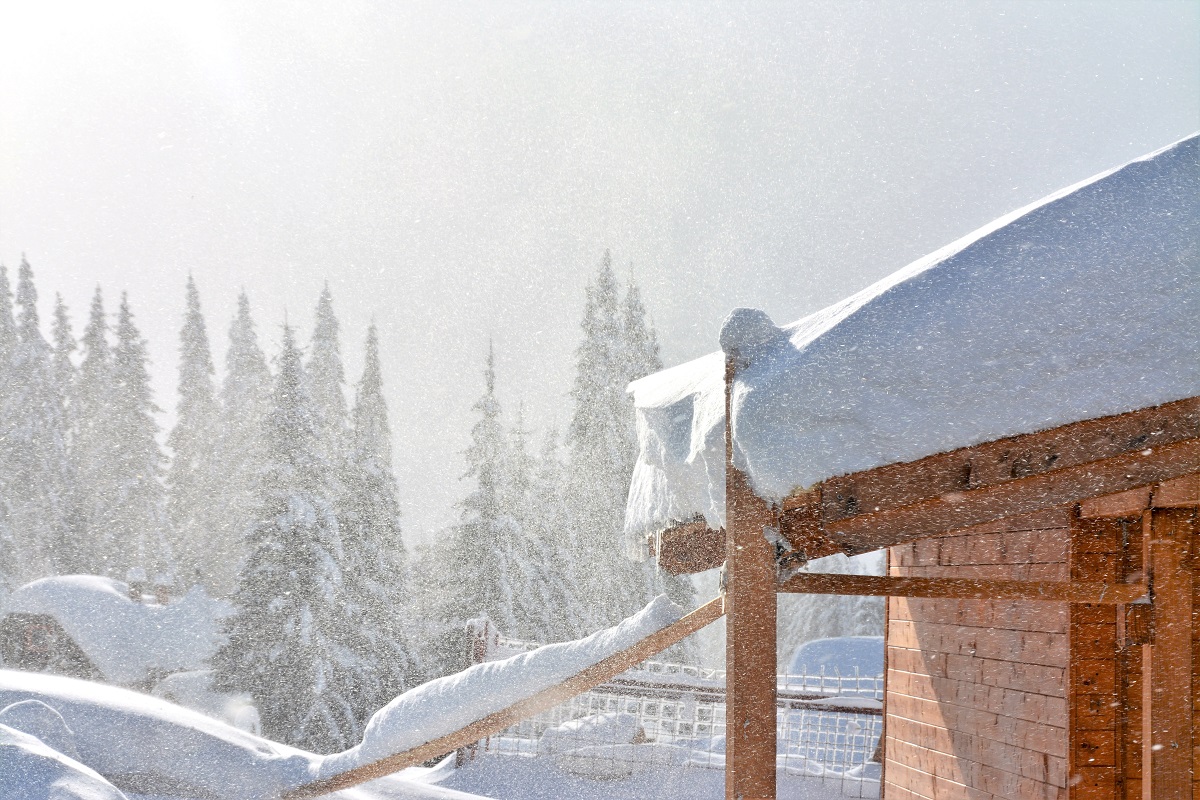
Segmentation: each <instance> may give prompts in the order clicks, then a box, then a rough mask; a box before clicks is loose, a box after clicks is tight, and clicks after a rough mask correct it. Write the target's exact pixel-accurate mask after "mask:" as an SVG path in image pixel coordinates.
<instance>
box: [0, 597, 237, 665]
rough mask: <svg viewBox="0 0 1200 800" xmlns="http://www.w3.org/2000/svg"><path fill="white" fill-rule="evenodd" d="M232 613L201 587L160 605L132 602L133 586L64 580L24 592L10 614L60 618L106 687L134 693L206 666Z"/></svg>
mask: <svg viewBox="0 0 1200 800" xmlns="http://www.w3.org/2000/svg"><path fill="white" fill-rule="evenodd" d="M232 610H233V609H232V607H231V606H230V605H229V604H228V603H226V602H224V601H221V600H215V599H213V598H210V597H209V596H208V595H207V594H206V593H205V592H204V590H203V589H202V588H201V587H199V586H194V587H192V589H191V591H189V592H188V593H187V594H185V595H183V596H182V597H178V598H175V599H173V600H172V601H171V602H169V603H167V604H166V605H159V604H157V603H141V602H137V601H135V600H131V599H130V598H129V586H128V585H127V584H125V583H123V582H121V581H117V580H113V579H112V578H104V577H100V576H97V575H64V576H60V577H54V578H42V579H41V580H36V581H33V582H32V583H27V584H25V585H24V586H22V587H20V588H19V589H17V590H16V591H15V592H13V593H12V596H11V597H9V600H8V605H7V608H6V609H5V613H9V614H46V615H49V616H51V617H53V618H54V619H55V620H57V621H58V624H59V625H60V626H62V629H63V631H65V632H66V633H67V635H68V636H70V637H71V638H72V639H73V640H74V641H75V643H76V644H78V645H79V647H80V648H81V649H82V650H83V652H84V654H85V655H86V656H87V657H88V658H89V659H90V660H91V661H92V663H93V665H94V666H95V667H96V669H98V670H100V672H101V673H102V674H103V675H104V677H105V679H106V680H108V681H111V682H113V683H117V684H120V685H123V686H132V685H135V684H138V683H141V682H142V681H145V680H146V679H147V678H149V677H151V676H153V675H156V674H165V673H171V672H178V671H180V670H194V669H200V668H202V667H204V666H206V663H207V661H208V659H209V657H210V656H211V655H212V654H213V653H214V652H216V649H217V647H218V646H219V645H220V644H221V642H222V641H223V634H222V632H221V621H222V619H223V618H224V617H226V616H228V615H229V614H230V613H232Z"/></svg>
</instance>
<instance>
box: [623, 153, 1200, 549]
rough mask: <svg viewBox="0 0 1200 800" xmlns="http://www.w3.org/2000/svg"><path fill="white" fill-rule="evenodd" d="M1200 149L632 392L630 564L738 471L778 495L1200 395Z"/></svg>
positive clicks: (721, 505) (1060, 198)
mask: <svg viewBox="0 0 1200 800" xmlns="http://www.w3.org/2000/svg"><path fill="white" fill-rule="evenodd" d="M1198 145H1200V135H1193V136H1191V137H1189V138H1187V139H1184V140H1182V141H1180V142H1177V143H1176V144H1173V145H1171V146H1169V147H1166V148H1164V149H1162V150H1159V151H1157V152H1155V153H1151V154H1150V155H1147V156H1145V157H1143V158H1140V159H1138V160H1136V161H1132V162H1130V163H1129V164H1126V165H1124V166H1122V167H1119V168H1117V169H1115V170H1112V171H1110V172H1106V173H1103V174H1101V175H1098V176H1096V177H1094V178H1092V179H1090V180H1087V181H1084V182H1083V183H1080V184H1077V185H1075V186H1071V187H1069V188H1067V189H1064V190H1062V191H1059V192H1057V193H1055V194H1053V195H1050V196H1049V197H1047V198H1045V199H1043V200H1041V201H1039V202H1037V203H1034V204H1033V205H1030V206H1028V207H1026V208H1023V209H1020V210H1018V211H1015V212H1013V213H1011V214H1009V215H1007V216H1005V217H1002V218H1000V219H998V220H996V221H995V222H993V223H991V224H990V225H987V226H985V227H983V228H981V229H979V230H977V231H975V232H974V233H972V234H970V235H968V236H966V237H964V238H962V239H960V240H958V241H956V242H954V243H952V244H950V245H948V246H947V247H945V248H943V249H941V250H938V251H937V252H934V253H932V254H930V255H928V256H926V257H925V258H923V259H921V260H919V261H916V262H914V263H913V264H910V265H909V266H907V267H905V268H903V269H901V270H899V271H898V272H895V273H894V274H892V275H890V276H888V277H887V278H884V279H883V280H881V281H879V282H878V283H876V284H874V285H872V286H869V287H867V288H866V289H864V290H862V291H861V292H858V293H857V294H855V295H853V296H851V297H849V298H847V299H845V300H843V301H842V302H840V303H837V304H835V305H832V306H830V307H828V308H826V309H823V310H821V311H818V312H816V313H815V314H812V315H810V316H808V317H805V318H804V319H801V320H799V321H798V322H795V323H793V324H791V325H788V326H786V327H783V328H777V327H775V326H774V324H773V323H772V322H771V321H770V319H769V318H767V316H766V315H765V314H764V313H763V312H761V311H757V310H753V309H738V310H736V311H734V312H733V313H732V314H730V316H729V317H728V318H727V320H726V323H725V326H724V329H723V330H722V332H721V346H722V348H723V351H722V352H717V353H712V354H710V355H707V356H704V357H703V358H700V359H697V360H695V361H692V362H689V363H687V364H683V365H680V366H678V367H674V368H672V369H667V370H664V371H662V372H659V373H656V374H654V375H650V376H647V377H645V378H643V379H641V380H638V381H635V382H634V383H633V384H631V385H630V391H631V392H632V394H633V397H634V403H635V406H636V407H637V427H638V439H639V448H640V452H639V457H638V461H637V465H636V467H635V470H634V474H633V480H632V483H631V486H630V490H629V497H628V505H627V508H626V519H625V526H626V527H625V530H626V550H627V552H628V554H629V555H630V556H631V557H634V558H644V557H645V556H646V547H645V540H646V536H647V535H649V534H654V533H656V532H658V531H660V530H662V529H664V528H666V527H669V526H670V525H671V524H673V523H676V522H680V521H687V520H690V519H691V518H692V517H693V516H694V515H696V514H703V515H704V517H705V519H706V520H707V522H708V524H709V526H710V527H714V528H719V527H721V526H723V525H724V516H725V473H724V461H725V443H724V425H725V398H724V382H723V381H724V364H725V357H726V354H728V355H730V356H733V357H734V358H735V360H736V362H737V364H738V373H737V378H736V381H735V384H734V391H733V397H732V429H733V439H734V453H733V459H734V463H735V464H736V465H737V466H738V467H739V468H741V469H743V470H745V471H746V472H747V473H748V474H749V477H750V480H751V481H752V483H753V486H754V489H755V491H756V492H757V493H758V494H759V495H760V496H762V497H764V498H766V499H768V500H779V499H782V498H784V497H786V496H787V495H789V494H790V493H791V492H792V491H794V490H795V489H797V488H801V487H808V486H811V485H813V484H815V483H817V482H819V481H823V480H825V479H827V478H831V477H834V476H837V475H844V474H849V473H854V472H859V471H862V470H867V469H871V468H874V467H878V466H882V465H885V464H893V463H901V462H907V461H913V460H915V459H918V458H923V457H925V456H928V455H932V454H934V453H939V452H944V451H948V450H955V449H958V448H961V447H967V446H970V445H974V444H979V443H981V442H986V441H991V440H994V439H999V438H1003V437H1006V436H1013V435H1016V434H1021V433H1032V432H1036V431H1040V430H1046V429H1049V428H1054V427H1057V426H1060V425H1065V424H1068V423H1071V422H1076V421H1078V420H1084V419H1094V418H1097V417H1102V416H1107V415H1110V414H1120V413H1124V412H1128V411H1133V410H1136V409H1139V408H1144V407H1147V406H1153V405H1158V404H1161V403H1165V402H1169V401H1172V400H1179V399H1183V398H1186V397H1193V396H1196V395H1198V394H1200V356H1198V354H1200V325H1197V324H1196V320H1197V319H1200V163H1198V160H1200V158H1198Z"/></svg>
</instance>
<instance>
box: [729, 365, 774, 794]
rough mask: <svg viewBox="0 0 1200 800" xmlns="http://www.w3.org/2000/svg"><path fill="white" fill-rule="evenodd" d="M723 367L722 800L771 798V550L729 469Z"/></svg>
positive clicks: (763, 513)
mask: <svg viewBox="0 0 1200 800" xmlns="http://www.w3.org/2000/svg"><path fill="white" fill-rule="evenodd" d="M734 371H735V367H734V360H733V359H732V358H730V359H728V360H727V361H726V369H725V453H726V467H725V518H726V521H725V530H726V532H727V535H726V562H725V615H726V625H727V627H726V645H725V668H726V703H727V705H726V711H725V720H726V723H725V742H726V752H725V798H726V800H774V797H775V735H776V733H775V726H776V717H775V688H776V684H775V680H776V679H775V673H776V669H775V658H776V656H775V609H776V601H777V598H776V594H775V591H776V583H777V574H776V565H775V547H774V545H773V544H772V543H771V542H770V541H769V540H768V539H767V537H766V529H767V528H768V527H770V526H772V525H773V524H774V522H775V515H774V514H773V513H772V510H771V509H770V507H768V506H767V504H766V503H765V502H764V501H763V500H762V499H761V498H759V497H758V496H757V495H755V494H754V491H753V490H752V489H751V488H750V484H749V481H748V480H747V478H746V476H745V475H744V474H743V473H742V472H741V470H739V469H737V468H736V467H734V465H733V434H732V423H731V414H730V412H731V410H732V409H731V405H732V404H731V402H730V401H731V392H732V386H733V377H734Z"/></svg>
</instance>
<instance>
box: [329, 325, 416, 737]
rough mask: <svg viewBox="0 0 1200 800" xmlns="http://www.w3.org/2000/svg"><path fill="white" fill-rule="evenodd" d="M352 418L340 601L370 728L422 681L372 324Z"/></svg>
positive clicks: (359, 704)
mask: <svg viewBox="0 0 1200 800" xmlns="http://www.w3.org/2000/svg"><path fill="white" fill-rule="evenodd" d="M351 420H352V430H353V449H352V451H351V454H350V460H349V464H348V465H347V471H346V481H345V492H346V494H345V497H344V498H343V502H342V516H341V522H342V525H341V529H342V547H343V549H344V552H345V558H344V561H343V569H342V574H343V576H344V580H343V593H342V595H343V597H344V598H345V599H344V603H345V606H346V609H347V613H348V614H349V615H350V616H351V617H352V618H353V619H354V622H355V624H356V625H357V626H358V628H359V630H361V632H362V633H363V634H364V635H363V636H362V637H361V638H360V639H359V640H358V643H359V644H360V646H361V647H362V651H361V652H360V653H359V657H360V658H361V660H362V662H363V664H364V666H365V670H366V672H365V674H364V675H362V676H361V677H359V678H358V680H357V681H356V689H357V694H356V697H355V709H356V711H357V713H358V717H359V720H360V721H361V722H362V723H363V724H365V723H366V721H367V719H368V718H369V717H370V715H371V714H372V713H374V712H375V711H377V710H378V709H380V708H382V707H383V706H384V705H386V704H387V703H388V702H389V701H390V700H391V699H392V698H393V697H395V696H396V695H398V694H401V693H402V692H404V691H406V690H408V689H410V688H412V687H413V686H414V685H416V684H417V683H418V681H419V675H418V668H417V664H416V661H415V660H414V658H413V655H412V648H411V647H410V646H409V643H408V641H407V637H406V635H405V630H404V620H403V615H402V613H401V609H402V608H403V607H404V604H405V600H406V596H405V588H406V587H405V580H406V577H407V575H406V570H407V553H406V551H405V548H404V540H403V538H402V537H401V533H400V502H399V499H398V498H397V488H396V478H395V476H394V475H393V474H392V436H391V430H390V428H389V426H388V411H387V403H386V402H385V400H384V397H383V373H382V370H381V368H380V364H379V337H378V334H377V333H376V330H375V325H374V324H372V325H371V326H370V328H369V329H368V330H367V344H366V356H365V358H364V361H363V374H362V379H361V380H359V382H358V385H357V387H356V392H355V402H354V411H353V414H352V417H351Z"/></svg>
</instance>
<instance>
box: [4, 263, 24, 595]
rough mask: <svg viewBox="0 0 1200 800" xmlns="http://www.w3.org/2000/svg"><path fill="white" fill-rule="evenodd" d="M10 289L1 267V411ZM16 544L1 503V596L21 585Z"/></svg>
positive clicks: (9, 341) (9, 339)
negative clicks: (6, 589) (5, 590)
mask: <svg viewBox="0 0 1200 800" xmlns="http://www.w3.org/2000/svg"><path fill="white" fill-rule="evenodd" d="M12 301H13V294H12V287H11V285H10V284H9V282H8V267H6V266H5V265H3V264H0V408H3V407H4V406H5V405H7V403H8V400H7V397H6V395H7V392H8V390H9V386H8V384H9V369H10V365H11V363H12V356H13V350H14V349H15V348H16V344H17V324H16V321H15V320H14V319H13V313H12ZM17 549H18V543H17V538H16V536H14V535H13V531H12V528H11V526H10V525H9V523H8V504H7V503H4V502H0V594H2V593H3V590H4V589H5V588H6V587H7V588H8V589H15V588H16V587H17V586H20V577H19V572H20V570H19V569H18V568H17V564H18V560H17Z"/></svg>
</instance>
